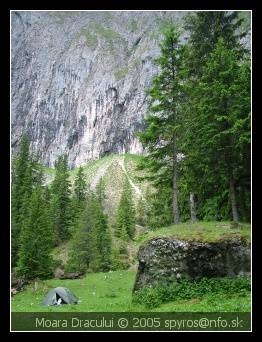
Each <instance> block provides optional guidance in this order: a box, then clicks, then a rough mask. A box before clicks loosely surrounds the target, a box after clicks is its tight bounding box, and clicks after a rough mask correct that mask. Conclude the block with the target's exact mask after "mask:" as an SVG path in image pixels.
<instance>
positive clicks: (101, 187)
mask: <svg viewBox="0 0 262 342" xmlns="http://www.w3.org/2000/svg"><path fill="white" fill-rule="evenodd" d="M96 196H97V198H98V201H99V203H100V205H101V206H102V208H103V210H104V208H105V200H106V184H105V180H104V179H103V177H101V178H100V179H99V182H98V184H97V186H96Z"/></svg>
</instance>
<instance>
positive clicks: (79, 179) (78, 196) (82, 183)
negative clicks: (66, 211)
mask: <svg viewBox="0 0 262 342" xmlns="http://www.w3.org/2000/svg"><path fill="white" fill-rule="evenodd" d="M73 188H74V191H73V196H72V200H71V224H72V226H73V227H72V229H73V230H74V229H75V227H76V226H77V224H78V220H79V219H80V217H81V215H82V213H83V211H84V208H85V205H86V196H87V183H86V179H85V174H84V169H83V167H82V166H80V167H79V169H78V172H77V175H76V179H75V182H74V187H73Z"/></svg>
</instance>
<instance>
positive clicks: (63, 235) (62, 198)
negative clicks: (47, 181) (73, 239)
mask: <svg viewBox="0 0 262 342" xmlns="http://www.w3.org/2000/svg"><path fill="white" fill-rule="evenodd" d="M55 169H56V174H55V179H54V181H53V183H52V188H51V190H52V195H53V198H52V200H51V210H52V223H53V229H54V232H55V235H56V238H57V240H58V241H65V240H67V239H68V238H69V237H70V227H71V198H70V195H71V190H70V187H71V184H70V181H69V172H68V166H67V156H66V155H62V156H60V157H59V158H58V160H57V162H56V164H55Z"/></svg>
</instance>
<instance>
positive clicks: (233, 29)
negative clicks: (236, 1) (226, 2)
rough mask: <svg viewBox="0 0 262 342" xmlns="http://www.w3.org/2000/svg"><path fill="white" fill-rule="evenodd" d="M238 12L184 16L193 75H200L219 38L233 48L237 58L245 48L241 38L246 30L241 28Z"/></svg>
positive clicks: (215, 12)
mask: <svg viewBox="0 0 262 342" xmlns="http://www.w3.org/2000/svg"><path fill="white" fill-rule="evenodd" d="M239 13H240V12H237V11H234V12H229V11H210V12H201V11H199V12H196V13H190V14H188V15H187V16H186V17H185V24H184V27H185V29H186V31H188V33H189V39H188V43H189V44H190V52H191V54H190V63H189V65H190V69H191V72H192V73H193V74H194V75H201V73H202V70H203V67H204V65H205V63H206V61H207V58H208V55H209V54H210V53H211V52H212V51H213V49H214V48H215V46H216V44H217V42H218V40H219V39H220V38H223V39H224V42H225V44H226V47H227V48H228V49H234V50H235V51H236V53H237V56H238V57H239V58H242V57H243V55H244V54H245V52H247V50H246V49H245V48H244V46H243V45H242V44H241V39H242V38H243V37H245V36H246V34H247V32H246V30H245V29H244V28H243V21H244V19H243V18H240V16H239Z"/></svg>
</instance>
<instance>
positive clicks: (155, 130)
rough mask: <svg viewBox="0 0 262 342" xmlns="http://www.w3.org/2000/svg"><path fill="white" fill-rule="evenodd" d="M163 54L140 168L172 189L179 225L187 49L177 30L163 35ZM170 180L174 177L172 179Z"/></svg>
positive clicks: (143, 136)
mask: <svg viewBox="0 0 262 342" xmlns="http://www.w3.org/2000/svg"><path fill="white" fill-rule="evenodd" d="M160 47H161V55H160V57H159V58H157V59H156V64H157V65H158V66H159V68H160V71H159V74H158V75H157V76H156V77H155V78H154V79H153V84H152V87H151V89H149V92H148V93H149V96H150V107H149V111H150V112H151V114H150V115H149V116H147V118H146V125H147V128H146V130H145V131H144V132H142V133H140V134H138V136H139V139H140V141H141V142H142V144H143V146H144V147H145V148H146V151H147V153H148V154H147V155H146V156H145V157H144V159H143V162H142V163H141V165H140V168H145V169H147V170H148V171H149V173H150V175H151V177H150V176H149V177H148V179H149V180H151V181H153V184H154V185H155V186H159V185H161V184H164V186H171V187H172V198H173V200H172V203H173V204H172V206H173V221H174V223H179V222H180V216H179V208H178V186H177V183H178V180H177V178H178V172H177V171H178V156H179V148H178V142H179V139H178V136H179V128H180V124H181V120H182V117H183V113H182V110H181V107H182V103H183V101H184V100H185V96H184V83H185V81H186V67H185V63H184V61H185V56H186V55H187V48H186V46H185V45H182V44H181V42H180V38H179V33H178V31H177V30H176V28H175V27H172V26H171V27H170V28H169V29H168V30H167V31H166V32H165V35H164V40H163V41H162V43H161V45H160ZM170 177H171V178H170Z"/></svg>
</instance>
